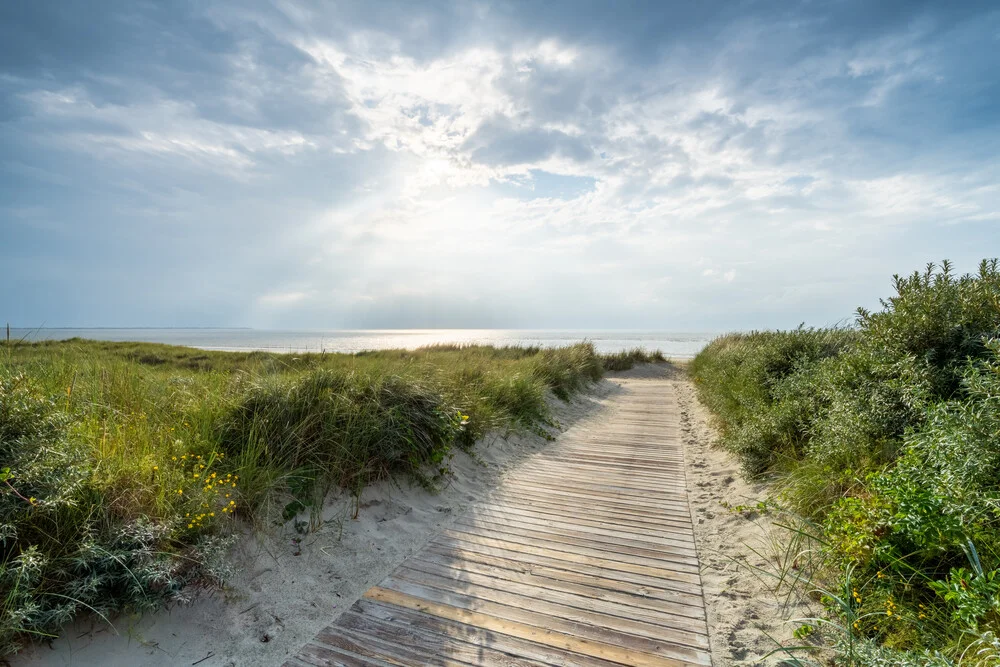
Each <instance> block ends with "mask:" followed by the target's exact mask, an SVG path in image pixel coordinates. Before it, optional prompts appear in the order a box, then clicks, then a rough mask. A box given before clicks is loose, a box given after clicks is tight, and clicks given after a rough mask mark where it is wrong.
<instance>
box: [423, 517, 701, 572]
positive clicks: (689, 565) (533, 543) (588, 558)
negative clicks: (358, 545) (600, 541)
mask: <svg viewBox="0 0 1000 667" xmlns="http://www.w3.org/2000/svg"><path fill="white" fill-rule="evenodd" d="M441 534H442V535H444V536H446V537H453V538H456V539H461V540H464V541H467V542H477V543H479V544H485V545H487V546H504V547H506V548H508V549H511V550H513V551H520V552H522V553H531V554H541V555H546V554H550V553H555V554H558V557H559V558H562V559H563V560H572V561H576V562H583V563H599V564H602V565H606V567H612V568H614V569H621V570H627V571H629V572H639V573H645V574H662V573H663V572H672V573H676V572H687V573H691V574H693V575H694V577H695V578H697V574H698V559H697V558H695V557H693V556H689V555H687V554H679V555H664V556H662V557H661V559H653V558H647V557H645V556H633V555H632V554H627V553H623V552H621V551H613V550H607V549H595V548H592V547H586V546H577V545H568V544H561V543H555V542H548V543H545V542H543V541H541V540H533V539H531V538H527V537H521V536H519V535H513V534H510V533H503V534H502V536H496V535H495V534H483V531H479V530H477V529H473V528H466V527H465V526H461V525H457V524H452V525H451V527H449V528H447V529H445V530H443V531H442V532H441ZM501 538H502V539H501Z"/></svg>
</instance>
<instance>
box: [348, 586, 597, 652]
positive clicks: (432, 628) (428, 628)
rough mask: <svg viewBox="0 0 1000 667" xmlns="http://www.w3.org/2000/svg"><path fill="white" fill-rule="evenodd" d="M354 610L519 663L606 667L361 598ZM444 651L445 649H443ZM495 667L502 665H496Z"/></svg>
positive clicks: (553, 649) (541, 647) (403, 608)
mask: <svg viewBox="0 0 1000 667" xmlns="http://www.w3.org/2000/svg"><path fill="white" fill-rule="evenodd" d="M354 608H356V609H357V611H358V613H363V614H364V615H365V616H366V617H368V618H373V619H378V620H385V621H388V622H392V623H395V624H397V625H399V626H401V627H405V628H407V629H409V630H411V631H419V632H426V633H428V634H429V635H432V636H435V637H441V638H442V639H441V642H442V644H443V645H444V644H445V643H448V642H452V641H456V642H462V643H468V644H472V645H473V646H486V647H489V648H491V649H494V650H496V651H500V652H503V653H506V654H508V655H511V656H517V657H518V659H523V660H530V661H532V664H535V665H566V666H578V667H607V665H608V663H607V661H605V660H602V659H600V658H595V657H593V656H588V655H583V654H582V653H574V652H572V651H569V650H565V649H561V648H558V647H555V646H549V645H546V644H540V643H536V642H532V641H528V640H526V639H522V638H520V637H515V636H512V635H509V634H504V633H500V632H494V631H486V630H484V629H483V628H480V627H477V626H474V625H469V624H467V623H462V622H459V621H456V620H453V619H450V618H444V617H442V616H435V615H433V614H426V613H424V612H422V611H415V610H413V609H409V608H406V607H398V606H396V605H393V604H388V603H386V602H379V601H376V600H370V599H368V598H362V599H360V600H358V602H357V603H356V604H355V606H354ZM446 650H447V649H446ZM495 664H503V663H501V662H499V661H498V663H495Z"/></svg>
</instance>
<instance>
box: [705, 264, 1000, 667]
mask: <svg viewBox="0 0 1000 667" xmlns="http://www.w3.org/2000/svg"><path fill="white" fill-rule="evenodd" d="M895 290H896V294H895V295H894V296H892V297H890V298H888V299H886V300H884V301H883V302H882V308H881V309H880V310H879V311H877V312H868V311H865V310H859V312H858V317H857V322H856V325H855V326H853V327H850V328H842V329H805V328H800V329H797V330H794V331H761V332H753V333H749V334H733V335H728V336H724V337H721V338H719V339H717V340H715V341H713V342H712V343H711V344H710V345H709V346H708V347H706V348H705V350H704V351H703V352H702V353H701V354H699V355H698V356H697V358H695V359H694V361H693V362H692V364H691V373H692V375H693V377H694V380H695V383H696V386H697V388H698V390H699V393H700V396H701V398H702V400H703V401H704V402H705V403H706V405H708V407H709V408H710V409H711V411H712V412H713V413H714V415H715V417H716V419H717V422H718V425H719V427H720V432H721V443H722V445H723V446H725V447H726V448H727V449H729V450H730V451H732V452H734V453H735V454H736V455H737V456H738V457H739V459H740V460H741V461H742V463H743V467H744V471H745V472H746V473H747V474H748V475H750V476H764V477H768V478H769V479H771V481H772V483H773V488H774V490H775V496H776V497H777V498H779V499H780V502H781V503H782V504H783V505H784V506H785V507H787V508H789V509H790V510H791V511H792V512H794V513H795V514H796V515H797V516H798V517H800V520H801V523H800V524H799V527H800V529H801V530H803V531H806V532H808V533H810V534H811V535H812V536H813V537H812V540H811V543H812V545H813V546H814V548H815V549H816V550H817V551H816V553H817V554H818V555H819V557H820V559H819V561H818V562H819V566H818V567H817V568H816V569H815V571H813V572H810V573H808V574H809V576H812V577H813V578H814V579H815V581H814V582H813V583H814V584H815V585H816V586H817V587H820V588H822V589H823V590H824V593H822V594H821V595H820V596H819V597H820V599H821V600H822V602H823V603H825V605H826V607H827V609H828V611H829V619H830V620H829V622H826V623H812V624H810V626H811V627H808V626H807V627H805V628H803V629H802V630H801V632H800V633H799V634H800V635H806V634H809V633H810V632H814V631H815V630H816V629H819V630H820V634H823V635H825V639H826V640H827V642H828V643H829V644H830V645H832V647H833V650H834V653H835V655H836V656H837V659H838V660H839V662H841V663H844V664H858V665H908V664H913V665H918V664H919V665H925V664H941V665H949V664H958V663H960V664H997V663H998V662H1000V271H998V266H997V262H996V260H992V261H984V262H983V263H982V264H981V266H980V270H979V272H978V274H975V275H966V276H961V277H958V276H955V275H954V274H953V273H952V271H951V268H950V266H949V265H948V264H947V263H944V264H943V265H942V266H941V267H940V268H937V267H933V266H930V267H928V268H927V270H926V271H924V272H921V273H914V274H912V275H910V276H906V277H898V276H897V277H896V279H895ZM788 538H789V543H790V544H794V545H795V546H794V548H796V549H797V548H802V546H803V545H804V544H805V542H803V541H802V539H801V538H802V534H801V533H796V532H794V531H790V532H789V535H788ZM807 542H808V541H807ZM797 560H799V561H801V562H805V561H806V560H808V557H806V556H805V555H800V557H798V558H797ZM783 574H784V575H788V574H789V573H787V572H786V573H783Z"/></svg>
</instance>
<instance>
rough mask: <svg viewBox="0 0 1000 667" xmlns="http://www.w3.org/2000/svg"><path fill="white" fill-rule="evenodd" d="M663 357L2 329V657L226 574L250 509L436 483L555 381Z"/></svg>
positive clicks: (541, 412) (575, 383)
mask: <svg viewBox="0 0 1000 667" xmlns="http://www.w3.org/2000/svg"><path fill="white" fill-rule="evenodd" d="M651 359H662V355H659V354H654V355H647V354H645V353H642V352H639V351H634V352H630V353H627V354H624V355H611V356H606V357H601V356H600V355H598V354H597V353H596V352H595V351H594V348H593V346H592V345H590V344H580V345H574V346H570V347H565V348H560V349H551V350H549V349H539V348H531V347H502V348H494V347H482V346H435V347H430V348H425V349H422V350H417V351H405V350H390V351H381V352H368V353H361V354H357V355H341V354H332V355H331V354H301V355H276V354H266V353H260V352H252V353H228V352H206V351H202V350H195V349H190V348H182V347H171V346H164V345H153V344H138V343H104V342H97V341H87V340H78V339H74V340H69V341H64V342H44V343H36V344H28V343H15V342H10V343H7V344H5V345H4V344H0V654H4V655H6V654H9V653H12V652H14V651H15V650H16V649H17V647H18V645H19V643H21V642H22V641H23V640H24V639H25V638H30V637H35V638H43V637H46V636H51V635H53V634H54V633H56V632H58V629H59V628H60V626H61V625H62V624H64V623H66V622H67V621H69V620H71V619H72V618H74V617H75V616H76V615H78V614H79V613H81V612H87V611H90V612H94V613H97V614H101V615H109V614H111V613H115V612H118V611H122V610H138V611H143V610H148V609H153V608H156V607H158V606H160V605H162V604H164V603H165V602H167V601H171V600H177V599H180V598H181V597H182V596H183V595H184V590H185V587H186V586H188V585H190V584H191V583H193V582H201V583H204V582H212V581H215V580H218V579H220V578H221V577H223V576H224V574H225V568H226V561H225V554H226V550H227V547H228V545H229V543H230V542H229V540H231V539H232V538H229V537H227V535H232V534H234V531H233V530H232V527H233V521H234V518H236V519H239V520H243V521H244V522H247V523H253V522H254V521H256V520H258V519H260V518H261V517H266V516H276V515H277V514H283V515H284V517H285V518H286V519H288V518H290V517H291V516H293V515H295V514H297V513H298V512H301V511H303V510H307V509H308V508H310V507H316V506H317V504H318V503H321V502H322V499H323V497H324V496H325V494H326V493H327V491H329V490H330V489H331V488H334V487H341V488H345V489H348V490H349V491H351V492H353V493H354V494H359V493H360V491H361V489H362V488H364V486H365V485H367V484H369V483H371V482H372V481H373V480H377V479H380V478H384V477H386V476H389V475H394V474H402V475H408V476H410V477H411V478H413V479H414V480H416V481H418V482H419V483H422V484H424V485H427V486H428V487H433V486H434V483H435V481H436V479H437V478H438V477H440V476H441V475H443V474H445V473H446V472H447V465H448V459H449V455H450V454H451V452H452V451H453V448H455V447H459V448H467V447H470V446H471V445H472V444H473V443H474V441H475V440H476V439H477V438H478V437H480V436H481V435H483V434H484V433H486V432H487V431H495V430H501V431H502V430H509V429H535V430H538V429H540V428H541V427H542V426H543V425H544V424H545V423H546V422H547V420H548V410H547V408H546V393H547V392H552V393H553V394H554V395H556V396H558V397H560V398H563V399H567V398H569V397H570V395H571V394H573V393H574V392H576V391H579V390H580V389H582V388H584V387H585V386H586V385H587V384H589V383H591V382H593V381H595V380H598V379H599V378H600V377H601V375H602V373H603V371H604V369H605V368H616V369H620V368H626V367H631V365H632V364H634V363H636V362H638V361H646V360H651ZM275 501H278V503H279V504H278V505H274V503H275ZM273 505H274V506H273Z"/></svg>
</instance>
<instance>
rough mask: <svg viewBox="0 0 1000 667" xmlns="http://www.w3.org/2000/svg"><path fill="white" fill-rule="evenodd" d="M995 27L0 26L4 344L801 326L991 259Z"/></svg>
mask: <svg viewBox="0 0 1000 667" xmlns="http://www.w3.org/2000/svg"><path fill="white" fill-rule="evenodd" d="M998 72H1000V5H998V4H997V3H996V2H983V3H972V2H947V3H944V2H919V1H917V0H903V1H892V0H884V1H882V2H878V3H873V2H870V1H868V0H864V1H861V2H847V1H842V2H837V1H833V2H818V1H802V2H793V1H790V0H782V1H780V2H770V1H767V0H743V1H735V0H727V1H725V2H712V1H704V2H688V1H686V0H684V1H667V0H651V1H649V2H642V1H638V0H635V1H628V0H618V1H615V2H612V1H611V0H608V1H606V2H598V1H596V0H565V1H555V0H553V1H546V2H537V1H536V0H526V1H523V2H521V1H513V0H511V1H505V2H499V1H497V2H489V1H482V2H479V1H476V0H462V1H457V0H456V1H454V2H452V1H448V0H433V1H430V2H418V1H417V0H391V1H375V0H372V1H368V2H323V3H304V2H296V1H293V0H276V1H274V2H263V1H259V0H197V1H191V2H144V1H142V0H103V1H102V2H89V1H86V0H64V1H62V2H56V1H54V0H53V1H45V2H38V1H34V0H5V1H4V2H3V3H0V272H2V273H0V320H6V321H9V322H10V323H11V324H12V325H13V326H24V327H36V326H42V325H45V326H154V327H155V326H252V327H258V328H282V329H294V328H309V329H364V328H416V327H440V328H600V329H607V328H614V329H662V330H672V331H685V330H688V331H705V330H710V331H714V330H735V329H749V328H778V327H790V326H796V325H798V324H799V323H803V322H804V323H806V324H807V325H816V326H824V325H830V324H837V323H846V322H850V321H852V317H853V313H854V309H855V308H856V307H857V306H866V307H870V306H875V305H877V304H878V299H879V298H880V297H887V296H890V295H891V276H892V275H893V274H894V273H909V272H912V271H914V270H917V269H921V268H922V267H923V266H924V265H925V264H926V263H928V262H939V261H941V260H943V259H950V260H952V261H953V262H954V263H955V265H956V267H957V268H958V270H959V271H960V272H965V271H973V270H975V268H976V266H977V264H978V262H979V260H980V259H983V258H985V257H994V256H997V255H1000V74H998Z"/></svg>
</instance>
